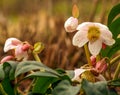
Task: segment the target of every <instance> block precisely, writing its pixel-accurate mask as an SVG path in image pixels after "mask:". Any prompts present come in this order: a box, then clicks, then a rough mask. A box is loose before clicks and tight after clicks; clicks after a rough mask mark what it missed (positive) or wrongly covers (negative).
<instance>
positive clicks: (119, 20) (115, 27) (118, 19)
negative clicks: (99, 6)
mask: <svg viewBox="0 0 120 95" xmlns="http://www.w3.org/2000/svg"><path fill="white" fill-rule="evenodd" d="M119 14H120V4H118V5H116V6H114V7H113V8H112V9H111V11H110V13H109V15H108V27H109V29H110V31H111V32H112V34H113V38H114V39H115V41H116V42H115V44H114V45H113V46H111V47H107V48H106V49H105V50H102V56H103V57H105V56H107V57H112V55H114V54H115V53H116V52H117V51H118V50H119V49H120V38H118V35H119V34H120V27H119V26H120V16H119Z"/></svg>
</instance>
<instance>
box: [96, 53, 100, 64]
mask: <svg viewBox="0 0 120 95" xmlns="http://www.w3.org/2000/svg"><path fill="white" fill-rule="evenodd" d="M96 61H97V62H98V61H100V55H99V54H98V55H97V56H96Z"/></svg>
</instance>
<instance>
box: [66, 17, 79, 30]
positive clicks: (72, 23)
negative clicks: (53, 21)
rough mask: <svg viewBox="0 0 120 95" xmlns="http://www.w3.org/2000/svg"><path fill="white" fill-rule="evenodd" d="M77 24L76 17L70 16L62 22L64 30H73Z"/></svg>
mask: <svg viewBox="0 0 120 95" xmlns="http://www.w3.org/2000/svg"><path fill="white" fill-rule="evenodd" d="M77 26H78V19H77V18H74V17H70V18H68V19H67V21H66V22H65V24H64V27H65V30H66V32H74V31H75V30H76V28H77Z"/></svg>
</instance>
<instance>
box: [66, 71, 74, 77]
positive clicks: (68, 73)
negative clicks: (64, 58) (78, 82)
mask: <svg viewBox="0 0 120 95" xmlns="http://www.w3.org/2000/svg"><path fill="white" fill-rule="evenodd" d="M66 73H67V75H68V76H69V77H70V79H72V78H73V77H74V71H73V70H66Z"/></svg>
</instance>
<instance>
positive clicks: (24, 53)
mask: <svg viewBox="0 0 120 95" xmlns="http://www.w3.org/2000/svg"><path fill="white" fill-rule="evenodd" d="M22 47H23V45H22V44H21V45H18V46H17V48H16V49H15V58H16V59H17V60H21V59H27V58H28V53H27V51H23V50H22Z"/></svg>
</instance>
